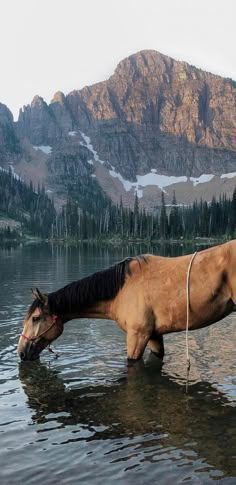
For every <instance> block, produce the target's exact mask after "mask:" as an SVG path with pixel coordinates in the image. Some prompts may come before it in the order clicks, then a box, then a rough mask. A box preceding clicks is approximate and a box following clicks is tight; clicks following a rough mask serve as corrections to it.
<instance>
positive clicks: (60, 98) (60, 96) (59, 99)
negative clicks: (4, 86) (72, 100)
mask: <svg viewBox="0 0 236 485" xmlns="http://www.w3.org/2000/svg"><path fill="white" fill-rule="evenodd" d="M53 103H59V104H60V105H61V106H64V105H65V104H66V97H65V95H64V93H63V92H62V91H57V92H56V93H55V94H54V96H53V98H52V100H51V103H50V104H51V105H52V104H53Z"/></svg>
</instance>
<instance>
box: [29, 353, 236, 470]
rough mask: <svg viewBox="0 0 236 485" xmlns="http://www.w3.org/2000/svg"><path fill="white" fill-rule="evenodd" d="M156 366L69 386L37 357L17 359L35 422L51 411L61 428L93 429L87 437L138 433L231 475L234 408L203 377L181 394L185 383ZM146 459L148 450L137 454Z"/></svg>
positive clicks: (235, 438)
mask: <svg viewBox="0 0 236 485" xmlns="http://www.w3.org/2000/svg"><path fill="white" fill-rule="evenodd" d="M156 360H157V359H156ZM157 365H158V364H156V363H154V364H149V365H148V366H147V365H145V364H144V363H143V362H140V365H136V366H133V367H130V368H128V373H127V375H126V376H125V377H123V378H121V379H119V380H117V381H114V382H113V383H108V384H104V383H102V384H100V385H93V386H92V385H91V386H89V385H88V386H87V387H82V388H80V389H71V390H70V389H68V388H66V386H65V384H64V382H63V380H62V379H61V377H59V375H58V374H57V372H56V371H53V370H50V369H48V368H47V367H46V366H44V365H42V364H40V363H39V362H36V363H33V364H31V365H30V366H28V365H25V364H20V367H19V376H20V380H21V383H22V387H23V389H24V392H25V394H26V395H27V399H28V404H29V405H30V407H31V409H32V412H33V414H32V419H33V421H34V423H36V424H41V423H47V422H50V421H51V419H52V418H51V416H50V414H51V413H54V419H56V420H57V422H58V423H59V424H61V426H63V427H65V428H66V426H73V425H80V426H82V427H83V429H84V427H87V429H89V431H94V432H93V433H92V434H91V435H90V437H89V438H87V440H99V439H104V440H105V439H109V438H114V439H121V438H125V437H129V438H131V437H132V438H135V437H139V439H140V441H139V442H140V443H141V446H142V447H143V448H144V447H145V446H147V447H148V446H150V445H152V446H154V447H155V446H157V445H158V450H160V449H161V448H162V447H165V448H166V447H167V446H168V447H173V448H177V449H180V450H183V455H184V450H188V452H189V451H192V452H193V453H192V454H191V455H193V456H191V460H192V461H194V460H197V459H201V460H204V461H206V462H207V463H208V465H211V466H213V467H215V469H217V470H220V471H222V472H223V473H224V474H225V475H228V476H235V474H236V461H235V460H234V458H233V457H234V456H235V455H236V413H235V407H233V406H232V403H231V404H230V402H229V401H228V400H227V397H226V396H224V394H222V393H220V392H217V390H216V389H215V388H214V387H213V386H212V385H211V384H209V383H207V382H199V383H197V384H193V385H190V387H189V393H188V394H186V392H185V386H184V385H180V384H178V383H177V382H176V381H173V380H171V378H170V377H169V376H167V375H164V374H163V373H161V372H160V371H159V372H158V369H157ZM57 413H58V416H55V415H56V414H57ZM63 413H64V414H63ZM99 427H100V428H99ZM78 430H79V428H78ZM38 431H39V432H40V428H39V429H38ZM79 434H80V433H78V441H79V439H81V438H79ZM142 435H145V436H146V438H145V440H142ZM148 435H150V439H147V436H148ZM83 439H84V438H83ZM156 453H158V451H157V452H156ZM152 458H153V453H152V454H151V455H149V454H148V453H145V457H144V456H143V459H144V460H151V459H152Z"/></svg>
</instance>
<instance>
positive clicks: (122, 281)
mask: <svg viewBox="0 0 236 485" xmlns="http://www.w3.org/2000/svg"><path fill="white" fill-rule="evenodd" d="M194 256H195V257H194ZM190 269H191V272H190ZM187 275H188V278H189V279H187ZM188 290H189V293H188ZM186 293H188V299H187V302H186ZM33 294H34V297H35V299H34V301H33V302H32V304H31V306H30V308H29V310H28V312H27V315H26V318H25V320H24V326H23V333H22V334H21V336H20V339H19V343H18V349H17V350H18V354H19V356H20V358H21V360H34V359H37V358H38V357H39V354H40V353H41V352H42V350H43V349H44V348H46V347H47V346H49V345H50V344H51V342H52V341H54V340H55V339H56V338H57V337H59V335H61V334H62V332H63V330H64V324H65V323H66V322H68V321H69V320H72V319H75V318H98V319H101V318H104V319H109V320H115V321H116V322H117V323H118V325H119V327H120V328H121V329H122V330H124V331H125V332H126V334H127V357H128V359H131V360H138V359H140V358H141V357H142V355H143V352H144V350H145V348H146V346H147V345H148V347H149V348H150V349H151V351H152V352H154V353H155V354H156V355H157V356H158V357H160V358H163V356H164V343H163V335H164V334H167V333H171V332H180V331H182V330H186V319H187V323H188V328H189V330H195V329H198V328H203V327H206V326H208V325H211V324H212V323H215V322H217V321H219V320H221V319H222V318H224V317H225V316H226V315H228V314H229V313H231V312H232V311H233V310H234V308H235V302H236V240H233V241H229V242H227V243H225V244H222V245H219V246H215V247H212V248H209V249H205V250H203V251H200V252H199V253H195V254H194V255H186V256H180V257H176V258H166V257H161V256H154V255H151V254H150V255H149V254H148V255H142V256H137V257H134V258H127V259H125V260H123V261H121V262H119V263H117V264H116V265H114V266H112V267H110V268H108V269H105V270H103V271H100V272H97V273H94V274H92V275H91V276H88V277H86V278H83V279H80V280H78V281H75V282H73V283H70V284H68V285H67V286H65V287H64V288H61V289H59V290H57V291H54V292H52V293H49V294H42V293H41V292H40V291H39V290H38V289H36V290H33Z"/></svg>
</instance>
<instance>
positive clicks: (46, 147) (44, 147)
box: [33, 145, 52, 155]
mask: <svg viewBox="0 0 236 485" xmlns="http://www.w3.org/2000/svg"><path fill="white" fill-rule="evenodd" d="M33 148H34V149H35V150H41V152H43V153H45V154H46V155H49V154H50V153H51V151H52V147H50V146H49V145H39V146H33Z"/></svg>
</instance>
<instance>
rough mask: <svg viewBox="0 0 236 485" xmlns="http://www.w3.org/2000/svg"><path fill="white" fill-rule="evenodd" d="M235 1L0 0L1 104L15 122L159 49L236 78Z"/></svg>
mask: <svg viewBox="0 0 236 485" xmlns="http://www.w3.org/2000/svg"><path fill="white" fill-rule="evenodd" d="M235 18H236V1H235V0H0V50H1V55H0V63H1V74H0V102H2V103H4V104H6V105H7V106H8V107H9V108H10V109H11V111H12V112H13V114H14V116H15V118H17V117H18V111H19V108H20V107H22V106H23V105H25V104H29V103H30V102H31V101H32V98H33V97H34V95H35V94H38V95H40V96H42V97H43V98H44V99H45V100H46V101H47V102H49V101H50V100H51V99H52V97H53V94H54V93H55V92H56V91H58V90H60V91H63V92H64V93H65V94H67V93H68V92H70V91H72V90H73V89H80V88H82V87H83V86H85V85H90V84H93V83H95V82H98V81H103V80H105V79H107V78H108V77H109V76H110V75H111V74H112V73H113V71H114V69H115V67H116V65H117V64H118V62H119V61H120V60H122V59H123V58H125V57H127V56H129V55H130V54H133V53H135V52H138V51H140V50H143V49H154V50H157V51H159V52H161V53H163V54H167V55H169V56H171V57H173V58H175V59H176V60H183V61H186V62H188V63H190V64H192V65H195V66H197V67H200V68H202V69H204V70H208V71H211V72H213V73H215V74H220V75H222V76H225V77H231V78H233V79H234V80H236V55H235V43H236V42H235V41H236V39H235Z"/></svg>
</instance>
